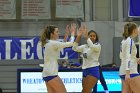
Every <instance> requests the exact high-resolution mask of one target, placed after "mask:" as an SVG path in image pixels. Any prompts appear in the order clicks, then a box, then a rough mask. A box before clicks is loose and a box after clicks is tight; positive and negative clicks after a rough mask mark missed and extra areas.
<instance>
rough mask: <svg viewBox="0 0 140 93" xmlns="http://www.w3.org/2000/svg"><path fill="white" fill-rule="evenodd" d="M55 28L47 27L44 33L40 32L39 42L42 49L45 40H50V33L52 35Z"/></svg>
mask: <svg viewBox="0 0 140 93" xmlns="http://www.w3.org/2000/svg"><path fill="white" fill-rule="evenodd" d="M55 28H57V27H56V26H53V25H51V26H47V27H46V28H45V29H44V31H43V32H42V35H41V38H40V41H41V46H42V47H44V45H45V44H46V43H47V42H46V39H48V40H50V38H51V33H54V31H55Z"/></svg>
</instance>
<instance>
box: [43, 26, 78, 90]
mask: <svg viewBox="0 0 140 93" xmlns="http://www.w3.org/2000/svg"><path fill="white" fill-rule="evenodd" d="M75 27H76V26H75V24H73V25H72V26H71V41H70V42H60V41H58V40H57V39H58V38H59V30H58V28H57V27H55V26H47V27H46V28H45V30H44V31H43V33H42V35H41V44H42V47H44V48H45V51H44V67H43V72H42V76H43V80H44V81H45V84H46V87H47V90H48V93H66V88H65V86H64V84H63V82H62V80H61V79H60V77H59V76H58V62H57V60H58V58H59V54H60V50H61V49H62V48H65V47H71V46H72V45H73V42H74V35H75ZM67 30H68V28H67ZM66 32H68V31H66ZM66 37H68V34H67V33H66Z"/></svg>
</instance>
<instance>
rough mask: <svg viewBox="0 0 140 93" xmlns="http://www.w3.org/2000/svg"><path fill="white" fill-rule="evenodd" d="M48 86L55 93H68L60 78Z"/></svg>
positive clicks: (51, 81)
mask: <svg viewBox="0 0 140 93" xmlns="http://www.w3.org/2000/svg"><path fill="white" fill-rule="evenodd" d="M48 85H49V86H50V87H51V88H52V89H53V90H54V92H53V93H66V88H65V86H64V84H63V82H62V80H61V79H60V77H59V76H57V77H55V78H54V79H52V80H50V81H49V82H48Z"/></svg>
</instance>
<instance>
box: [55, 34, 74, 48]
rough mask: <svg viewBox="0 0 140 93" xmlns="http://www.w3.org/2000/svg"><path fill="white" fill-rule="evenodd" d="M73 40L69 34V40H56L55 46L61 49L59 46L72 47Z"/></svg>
mask: <svg viewBox="0 0 140 93" xmlns="http://www.w3.org/2000/svg"><path fill="white" fill-rule="evenodd" d="M73 42H74V36H71V38H70V41H69V42H57V43H56V47H57V48H59V49H61V48H66V47H72V46H73Z"/></svg>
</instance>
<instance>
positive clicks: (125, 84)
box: [122, 80, 132, 93]
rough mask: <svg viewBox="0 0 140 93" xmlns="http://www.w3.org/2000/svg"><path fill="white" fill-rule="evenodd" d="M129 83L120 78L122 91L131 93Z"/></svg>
mask: <svg viewBox="0 0 140 93" xmlns="http://www.w3.org/2000/svg"><path fill="white" fill-rule="evenodd" d="M129 83H130V82H127V81H126V80H122V93H132V91H131V89H130V84H129Z"/></svg>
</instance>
